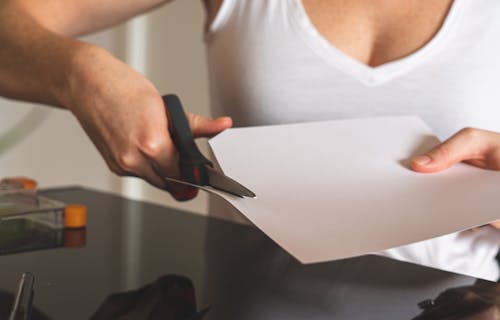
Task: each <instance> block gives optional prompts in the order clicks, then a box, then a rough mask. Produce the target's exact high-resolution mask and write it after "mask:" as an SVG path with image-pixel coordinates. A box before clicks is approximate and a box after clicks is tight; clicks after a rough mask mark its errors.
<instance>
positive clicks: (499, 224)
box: [490, 220, 500, 229]
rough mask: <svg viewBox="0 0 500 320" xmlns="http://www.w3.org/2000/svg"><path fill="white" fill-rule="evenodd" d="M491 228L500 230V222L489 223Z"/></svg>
mask: <svg viewBox="0 0 500 320" xmlns="http://www.w3.org/2000/svg"><path fill="white" fill-rule="evenodd" d="M490 225H492V226H493V227H495V228H497V229H500V220H497V221H495V222H492V223H490Z"/></svg>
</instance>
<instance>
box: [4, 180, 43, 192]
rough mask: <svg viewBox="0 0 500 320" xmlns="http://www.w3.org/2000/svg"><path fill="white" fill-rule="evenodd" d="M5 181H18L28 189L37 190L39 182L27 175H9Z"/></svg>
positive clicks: (17, 182)
mask: <svg viewBox="0 0 500 320" xmlns="http://www.w3.org/2000/svg"><path fill="white" fill-rule="evenodd" d="M3 181H7V182H8V183H16V184H19V185H20V186H22V187H23V188H24V189H26V190H35V189H36V186H37V185H38V183H37V182H36V181H35V180H33V179H30V178H26V177H8V178H6V179H4V180H3Z"/></svg>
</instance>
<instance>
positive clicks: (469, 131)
mask: <svg viewBox="0 0 500 320" xmlns="http://www.w3.org/2000/svg"><path fill="white" fill-rule="evenodd" d="M458 133H459V134H460V135H462V136H464V137H466V138H475V137H477V136H478V134H479V130H478V129H476V128H472V127H465V128H463V129H461V130H460V131H459V132H458Z"/></svg>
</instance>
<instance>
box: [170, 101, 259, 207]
mask: <svg viewBox="0 0 500 320" xmlns="http://www.w3.org/2000/svg"><path fill="white" fill-rule="evenodd" d="M162 98H163V103H164V104H165V108H166V110H167V115H168V130H169V133H170V136H171V137H172V141H173V142H174V145H175V146H176V148H177V151H178V152H179V169H180V172H181V180H177V179H173V178H169V177H165V179H166V180H167V181H171V182H175V183H180V184H183V185H188V186H191V187H195V188H199V189H204V190H206V191H209V192H213V189H216V190H220V191H224V192H227V193H230V194H232V195H235V196H238V197H241V198H243V197H249V198H255V193H253V192H252V191H250V190H249V189H247V188H246V187H244V186H243V185H241V184H239V183H238V182H236V181H235V180H233V179H231V178H229V177H228V176H226V175H224V173H222V172H221V171H220V170H218V169H216V168H214V165H213V163H212V162H211V161H210V160H208V159H207V158H206V157H205V156H204V155H203V154H202V153H201V152H200V150H199V149H198V147H197V146H196V143H195V142H194V138H193V135H192V133H191V129H190V127H189V123H188V120H187V118H186V113H185V112H184V110H183V108H182V104H181V101H180V100H179V98H178V97H177V96H176V95H173V94H168V95H164V96H163V97H162ZM212 188H213V189H212ZM196 192H197V189H195V192H193V191H187V192H184V193H183V192H181V194H176V195H175V197H176V198H177V199H178V200H181V201H182V200H188V199H191V198H192V197H193V196H195V195H196Z"/></svg>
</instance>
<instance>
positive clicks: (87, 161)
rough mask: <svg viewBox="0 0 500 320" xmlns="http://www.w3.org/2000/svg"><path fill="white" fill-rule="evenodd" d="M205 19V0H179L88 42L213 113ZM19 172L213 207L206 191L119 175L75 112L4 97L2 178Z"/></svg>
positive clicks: (49, 182)
mask: <svg viewBox="0 0 500 320" xmlns="http://www.w3.org/2000/svg"><path fill="white" fill-rule="evenodd" d="M203 24H204V12H203V7H202V5H201V1H199V0H182V1H180V0H178V1H174V2H173V3H171V4H169V5H167V6H165V7H163V8H161V9H159V10H157V11H155V12H153V13H150V14H147V15H145V16H143V17H139V18H138V19H135V21H133V22H132V23H129V24H127V26H121V27H119V28H115V29H112V30H109V31H106V32H102V33H99V34H96V35H92V36H90V37H86V38H85V39H86V40H88V41H91V42H94V43H97V44H99V45H101V46H103V47H105V48H106V49H108V50H110V51H111V52H113V53H114V54H115V55H117V56H118V57H120V58H122V59H124V60H127V62H130V63H131V64H132V65H133V67H136V68H137V69H139V71H141V72H143V73H144V74H145V75H146V76H147V77H148V78H150V79H151V80H152V81H153V83H155V85H156V86H157V88H158V89H159V90H160V92H162V93H177V94H179V95H180V96H181V98H182V99H183V102H184V105H185V107H186V108H187V109H189V110H190V111H192V112H197V113H200V114H208V85H207V70H206V67H205V55H204V54H205V52H204V46H203V39H202V37H203V34H202V32H203ZM203 147H206V146H203ZM13 175H24V176H29V177H32V178H34V179H36V180H37V181H38V182H39V183H40V185H41V187H59V186H67V185H83V186H88V187H92V188H97V189H100V190H105V191H112V192H115V193H125V194H127V195H128V196H131V197H135V198H141V199H145V200H148V201H152V202H156V203H160V204H164V205H170V206H177V207H181V208H184V209H186V210H190V211H195V212H200V213H204V212H206V196H205V195H204V194H201V195H200V196H199V197H198V198H197V199H195V200H193V201H190V202H187V203H177V202H175V201H173V200H172V199H171V197H170V196H169V195H168V194H167V193H165V192H163V191H161V190H157V189H154V188H153V187H150V186H149V185H147V184H146V183H143V182H141V181H139V180H138V179H135V178H125V179H122V178H117V177H115V176H114V175H113V174H111V173H110V172H109V171H108V169H107V167H106V165H105V163H104V161H103V160H102V159H101V157H100V155H99V154H98V152H97V150H96V149H95V147H94V146H93V145H92V144H91V142H90V140H89V139H88V138H87V137H86V135H85V133H84V132H83V130H82V129H81V128H80V126H79V124H78V122H77V121H76V120H75V118H74V117H73V116H72V115H71V114H70V113H69V112H67V111H64V110H56V109H51V108H48V107H41V106H33V105H31V104H25V103H20V102H13V101H8V100H6V99H1V98H0V177H4V176H13Z"/></svg>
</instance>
